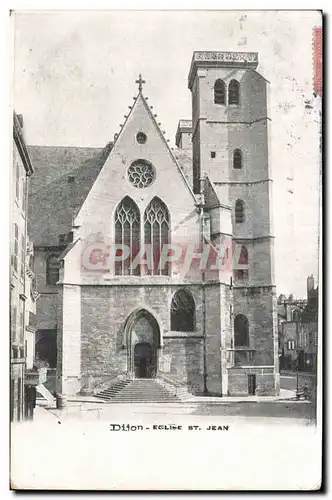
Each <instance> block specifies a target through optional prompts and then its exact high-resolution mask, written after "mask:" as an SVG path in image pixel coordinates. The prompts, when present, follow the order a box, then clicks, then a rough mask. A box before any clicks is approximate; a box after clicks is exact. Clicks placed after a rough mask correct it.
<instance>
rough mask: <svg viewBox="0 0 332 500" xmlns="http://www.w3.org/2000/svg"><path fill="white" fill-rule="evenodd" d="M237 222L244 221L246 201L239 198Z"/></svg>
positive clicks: (236, 205)
mask: <svg viewBox="0 0 332 500" xmlns="http://www.w3.org/2000/svg"><path fill="white" fill-rule="evenodd" d="M235 222H244V202H243V201H242V200H237V201H236V203H235Z"/></svg>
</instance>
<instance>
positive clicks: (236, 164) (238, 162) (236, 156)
mask: <svg viewBox="0 0 332 500" xmlns="http://www.w3.org/2000/svg"><path fill="white" fill-rule="evenodd" d="M233 168H235V169H237V170H239V169H241V168H242V153H241V150H240V149H235V151H234V153H233Z"/></svg>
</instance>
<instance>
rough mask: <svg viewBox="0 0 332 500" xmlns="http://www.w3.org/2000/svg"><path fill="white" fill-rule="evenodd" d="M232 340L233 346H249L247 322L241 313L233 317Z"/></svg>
mask: <svg viewBox="0 0 332 500" xmlns="http://www.w3.org/2000/svg"><path fill="white" fill-rule="evenodd" d="M234 342H235V347H249V323H248V319H247V318H246V316H244V315H243V314H238V315H237V316H235V319H234Z"/></svg>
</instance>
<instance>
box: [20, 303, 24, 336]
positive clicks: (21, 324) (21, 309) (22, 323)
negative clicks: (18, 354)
mask: <svg viewBox="0 0 332 500" xmlns="http://www.w3.org/2000/svg"><path fill="white" fill-rule="evenodd" d="M24 307H25V304H24V301H23V300H21V301H20V344H21V345H22V344H23V342H24Z"/></svg>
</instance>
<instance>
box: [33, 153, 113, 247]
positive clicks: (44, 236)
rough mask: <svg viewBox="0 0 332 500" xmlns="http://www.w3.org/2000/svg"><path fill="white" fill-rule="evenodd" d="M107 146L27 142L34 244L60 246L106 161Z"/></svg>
mask: <svg viewBox="0 0 332 500" xmlns="http://www.w3.org/2000/svg"><path fill="white" fill-rule="evenodd" d="M111 149H112V143H109V144H107V145H106V146H105V148H76V147H54V146H28V152H29V156H30V159H31V163H32V165H33V167H34V174H33V175H32V176H31V178H30V187H29V209H28V233H29V238H30V239H31V240H32V241H33V242H34V245H35V246H57V245H58V244H59V235H60V234H66V233H68V232H69V231H71V226H72V221H73V218H74V216H75V215H76V213H77V211H78V210H79V208H80V207H81V205H82V203H83V201H84V200H85V198H86V196H87V194H88V193H89V191H90V189H91V187H92V185H93V183H94V181H95V179H96V177H97V175H98V174H99V172H100V170H101V168H102V166H103V165H104V163H105V161H106V158H107V156H108V154H109V152H110V151H111Z"/></svg>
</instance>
